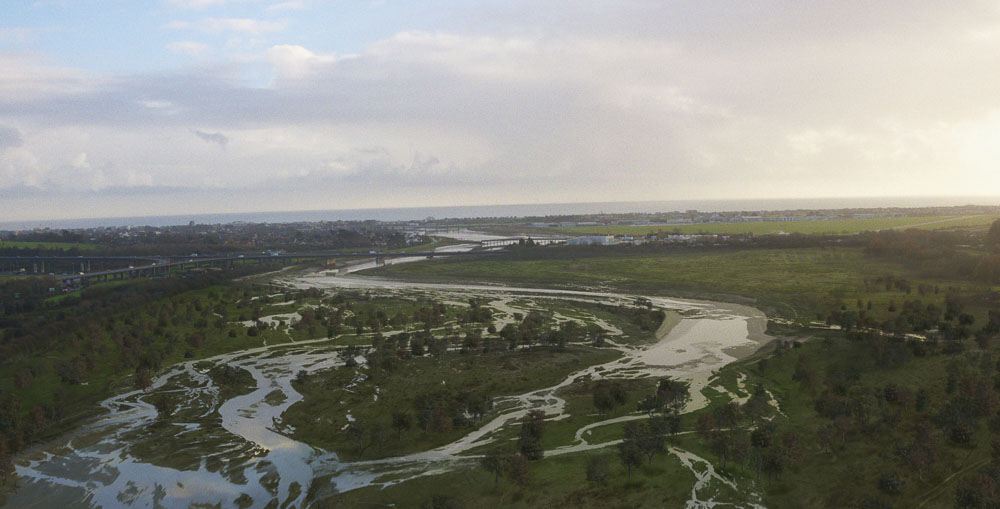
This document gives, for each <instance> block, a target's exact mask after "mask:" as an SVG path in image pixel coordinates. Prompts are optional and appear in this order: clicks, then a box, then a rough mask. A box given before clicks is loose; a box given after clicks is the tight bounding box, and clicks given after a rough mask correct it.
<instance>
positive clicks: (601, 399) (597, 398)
mask: <svg viewBox="0 0 1000 509" xmlns="http://www.w3.org/2000/svg"><path fill="white" fill-rule="evenodd" d="M594 406H595V407H596V408H597V411H598V412H600V414H601V415H602V416H603V415H605V414H607V413H608V412H610V411H611V410H612V409H614V408H615V398H614V396H613V395H612V394H611V385H610V383H609V382H608V381H607V380H601V381H599V382H597V385H595V386H594Z"/></svg>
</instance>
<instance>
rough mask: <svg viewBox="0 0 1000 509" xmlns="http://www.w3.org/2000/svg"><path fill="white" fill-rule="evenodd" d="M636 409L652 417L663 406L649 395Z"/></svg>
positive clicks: (654, 397)
mask: <svg viewBox="0 0 1000 509" xmlns="http://www.w3.org/2000/svg"><path fill="white" fill-rule="evenodd" d="M595 405H596V401H595ZM638 409H639V411H640V412H646V414H648V415H649V416H650V417H652V416H653V414H654V413H656V412H659V411H660V410H661V409H663V404H662V402H661V401H660V400H659V399H658V398H657V397H656V396H652V395H649V396H646V397H645V398H643V399H642V400H641V401H639V405H638Z"/></svg>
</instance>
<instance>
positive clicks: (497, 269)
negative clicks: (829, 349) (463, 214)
mask: <svg viewBox="0 0 1000 509" xmlns="http://www.w3.org/2000/svg"><path fill="white" fill-rule="evenodd" d="M375 273H377V274H381V275H386V276H392V277H400V278H409V279H419V280H425V281H450V282H455V281H469V282H477V283H481V282H495V283H508V284H522V285H544V286H558V287H570V286H574V287H600V288H609V289H615V290H619V291H624V292H634V293H646V294H652V295H679V296H688V297H702V298H714V299H721V300H726V299H737V300H741V299H743V300H749V301H752V302H754V303H755V304H756V305H758V306H760V307H762V308H764V310H765V311H766V312H768V313H769V314H770V315H772V316H781V317H785V318H790V319H795V320H799V321H801V322H810V321H813V320H816V318H817V313H822V314H823V316H826V314H827V313H828V312H829V311H830V310H832V309H834V308H837V307H839V306H841V305H846V306H850V307H854V306H855V305H856V302H857V300H858V299H861V300H862V301H864V302H865V303H867V301H869V300H871V301H872V303H873V309H874V308H875V307H877V308H878V309H875V312H876V315H875V316H876V317H878V318H880V319H885V318H888V317H889V315H887V314H884V313H883V314H882V315H879V314H878V313H882V312H883V311H884V310H885V309H886V308H887V307H888V302H889V301H890V300H895V302H896V303H897V304H901V303H902V302H903V301H905V300H910V299H918V298H919V299H922V300H923V301H924V302H938V304H940V302H941V301H943V299H944V295H943V293H939V294H936V295H934V294H931V295H925V296H919V295H917V294H916V292H913V293H912V294H907V293H905V292H902V291H895V290H894V291H885V290H884V288H878V285H872V284H866V283H865V281H866V280H869V281H872V280H874V279H876V278H879V277H883V276H887V275H892V276H894V277H906V278H908V279H910V280H911V282H912V283H913V287H914V288H916V287H917V286H918V284H926V285H930V286H934V285H937V286H939V287H940V288H946V287H949V286H952V287H959V288H964V289H966V290H968V291H972V292H975V291H986V290H988V288H989V287H988V286H984V285H977V284H973V283H969V282H962V281H948V280H936V279H933V278H921V277H919V276H918V275H916V274H913V273H911V272H910V271H907V270H906V269H905V268H904V267H902V266H901V265H899V264H897V263H894V262H889V261H884V260H880V259H875V258H872V257H868V256H865V254H864V253H863V252H862V251H861V250H860V249H852V248H836V249H813V248H809V249H745V250H697V251H693V250H692V251H688V250H684V251H681V250H678V251H673V252H668V253H665V254H662V255H641V254H635V255H632V254H620V255H617V256H612V255H609V256H596V257H586V258H566V259H548V260H504V259H488V260H460V261H452V260H433V261H428V262H426V263H413V264H400V265H391V266H386V267H382V268H379V269H377V270H376V271H375ZM885 313H887V311H885ZM976 313H978V314H977V319H982V318H985V314H986V311H985V309H982V310H978V311H976Z"/></svg>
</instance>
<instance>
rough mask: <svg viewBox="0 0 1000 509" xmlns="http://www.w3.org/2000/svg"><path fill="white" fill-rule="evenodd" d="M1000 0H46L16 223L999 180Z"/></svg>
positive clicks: (0, 186) (817, 194)
mask: <svg viewBox="0 0 1000 509" xmlns="http://www.w3.org/2000/svg"><path fill="white" fill-rule="evenodd" d="M998 85H1000V2H996V1H991V2H985V1H983V2H980V1H975V0H970V1H966V2H958V3H954V2H952V3H949V2H940V1H925V0H913V1H909V2H871V1H852V0H844V1H838V2H829V1H813V0H787V1H785V0H761V1H756V2H743V1H719V2H706V1H704V0H691V1H686V0H680V1H672V0H655V1H645V0H636V1H621V2H618V1H616V2H610V1H590V0H572V1H569V0H546V1H544V2H539V1H537V0H534V1H522V0H502V1H488V0H483V1H476V0H466V1H444V0H442V1H425V2H417V1H407V2H402V1H394V0H375V1H373V0H369V1H352V0H145V1H142V0H104V1H96V0H37V1H34V2H32V1H16V2H5V5H4V8H3V14H2V15H0V215H2V219H3V220H7V221H11V220H37V219H56V218H77V217H114V216H141V215H161V214H182V213H212V212H242V211H264V210H268V211H270V210H316V209H347V208H380V207H417V206H437V205H441V206H450V205H477V204H506V203H558V202H589V201H593V202H608V201H632V200H635V201H639V200H691V199H746V198H827V197H862V196H863V197H871V196H988V195H989V196H996V195H1000V93H998V90H1000V89H998Z"/></svg>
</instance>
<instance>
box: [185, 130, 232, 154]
mask: <svg viewBox="0 0 1000 509" xmlns="http://www.w3.org/2000/svg"><path fill="white" fill-rule="evenodd" d="M191 132H192V133H194V135H195V136H197V137H199V138H201V139H202V140H205V141H207V142H209V143H216V144H218V145H219V147H221V148H222V149H223V150H225V148H226V145H227V144H229V138H228V137H226V135H224V134H222V133H208V132H205V131H199V130H197V129H194V130H192V131H191Z"/></svg>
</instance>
